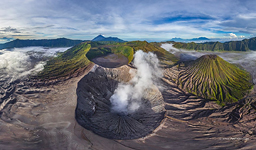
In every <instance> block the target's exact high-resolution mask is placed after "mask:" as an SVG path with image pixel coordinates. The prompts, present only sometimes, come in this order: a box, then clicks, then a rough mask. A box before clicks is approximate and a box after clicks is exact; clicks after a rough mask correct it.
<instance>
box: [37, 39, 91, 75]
mask: <svg viewBox="0 0 256 150" xmlns="http://www.w3.org/2000/svg"><path fill="white" fill-rule="evenodd" d="M90 48H91V45H90V44H88V43H81V44H78V45H77V46H74V47H73V48H70V49H68V50H67V51H65V52H64V53H61V54H60V55H59V56H57V57H55V58H52V59H51V60H49V61H48V62H47V64H46V65H45V66H44V70H43V71H42V72H40V73H39V74H38V77H39V78H42V79H53V78H58V77H65V76H68V75H70V74H72V73H74V72H76V71H77V70H79V69H82V68H84V67H86V66H88V65H89V64H90V61H89V60H88V59H87V58H86V56H85V55H86V53H87V52H88V51H89V50H90Z"/></svg>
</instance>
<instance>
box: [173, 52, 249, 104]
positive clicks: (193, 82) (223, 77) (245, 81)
mask: <svg viewBox="0 0 256 150" xmlns="http://www.w3.org/2000/svg"><path fill="white" fill-rule="evenodd" d="M178 82H179V85H180V86H181V88H183V89H184V90H185V91H187V92H189V93H192V94H195V95H197V96H200V97H203V98H205V99H213V100H217V101H218V102H219V103H220V104H225V103H232V102H236V101H238V100H240V99H242V98H243V97H244V96H245V95H246V93H247V92H248V90H250V89H251V87H252V83H251V75H250V74H249V73H248V72H246V71H245V70H242V69H240V68H238V67H237V66H235V65H233V64H230V63H228V62H227V61H225V60H223V59H222V58H221V57H219V56H217V55H204V56H202V57H200V58H198V59H197V60H195V61H193V62H192V63H190V64H189V65H188V66H187V67H186V68H185V70H183V71H181V73H180V74H179V79H178Z"/></svg>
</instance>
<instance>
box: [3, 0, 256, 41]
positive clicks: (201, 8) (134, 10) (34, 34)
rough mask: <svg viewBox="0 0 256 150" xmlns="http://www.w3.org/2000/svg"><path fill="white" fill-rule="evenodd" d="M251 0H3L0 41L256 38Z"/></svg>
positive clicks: (253, 9)
mask: <svg viewBox="0 0 256 150" xmlns="http://www.w3.org/2000/svg"><path fill="white" fill-rule="evenodd" d="M255 6H256V1H254V0H1V1H0V43H4V42H7V41H10V40H13V39H17V38H19V39H51V38H61V37H66V38H70V39H81V40H91V39H92V38H94V37H95V36H97V35H98V34H102V35H105V36H107V37H108V36H112V37H119V38H121V39H124V40H149V41H163V40H168V39H171V38H174V37H179V38H184V39H190V38H196V37H207V38H224V39H225V38H226V39H232V40H236V39H243V38H250V37H254V36H256V9H255Z"/></svg>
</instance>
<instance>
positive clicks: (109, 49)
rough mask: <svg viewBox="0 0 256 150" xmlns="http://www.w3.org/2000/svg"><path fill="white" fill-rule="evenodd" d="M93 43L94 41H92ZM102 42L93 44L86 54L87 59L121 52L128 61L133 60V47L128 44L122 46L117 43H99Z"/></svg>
mask: <svg viewBox="0 0 256 150" xmlns="http://www.w3.org/2000/svg"><path fill="white" fill-rule="evenodd" d="M93 43H95V42H93ZM101 44H102V43H98V44H94V46H93V47H92V48H91V50H90V51H89V52H88V53H87V54H86V57H87V58H88V59H89V60H92V59H93V58H96V57H102V56H106V55H108V54H121V55H124V56H125V57H127V58H128V60H129V62H128V63H130V62H131V61H132V60H133V49H132V48H131V47H129V46H122V45H119V44H118V43H114V44H107V45H101Z"/></svg>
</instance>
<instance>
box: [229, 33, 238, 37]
mask: <svg viewBox="0 0 256 150" xmlns="http://www.w3.org/2000/svg"><path fill="white" fill-rule="evenodd" d="M229 36H230V38H237V36H236V35H235V34H234V33H229Z"/></svg>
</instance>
